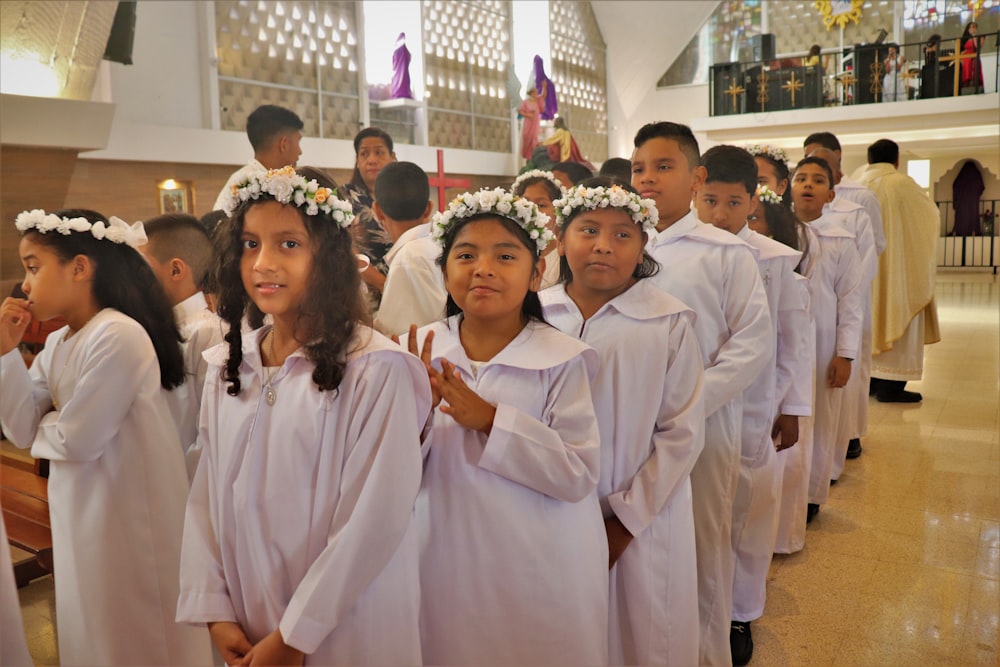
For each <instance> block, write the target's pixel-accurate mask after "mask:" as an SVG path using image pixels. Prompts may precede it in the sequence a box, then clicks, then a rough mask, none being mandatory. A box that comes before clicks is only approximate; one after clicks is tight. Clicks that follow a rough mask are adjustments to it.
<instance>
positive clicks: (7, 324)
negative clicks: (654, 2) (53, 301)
mask: <svg viewBox="0 0 1000 667" xmlns="http://www.w3.org/2000/svg"><path fill="white" fill-rule="evenodd" d="M29 324H31V310H30V309H29V306H28V300H27V299H15V298H14V297H7V298H6V299H4V300H3V304H0V355H4V354H7V353H8V352H10V351H11V350H13V349H14V348H15V347H17V346H18V344H19V343H20V342H21V339H22V338H23V337H24V332H25V331H26V330H27V329H28V325H29Z"/></svg>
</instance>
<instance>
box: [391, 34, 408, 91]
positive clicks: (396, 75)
mask: <svg viewBox="0 0 1000 667" xmlns="http://www.w3.org/2000/svg"><path fill="white" fill-rule="evenodd" d="M389 97H390V99H394V100H397V99H400V98H409V99H413V91H412V90H411V89H410V50H409V49H407V48H406V33H405V32H401V33H399V37H397V38H396V50H395V51H393V52H392V86H391V87H390V88H389Z"/></svg>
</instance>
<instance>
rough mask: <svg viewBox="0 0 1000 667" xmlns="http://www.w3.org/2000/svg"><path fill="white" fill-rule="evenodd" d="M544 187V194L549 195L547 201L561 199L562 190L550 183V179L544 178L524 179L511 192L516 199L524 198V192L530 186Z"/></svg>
mask: <svg viewBox="0 0 1000 667" xmlns="http://www.w3.org/2000/svg"><path fill="white" fill-rule="evenodd" d="M539 184H541V185H544V186H545V190H546V192H548V193H549V199H551V200H552V201H555V200H557V199H559V198H560V197H562V195H563V193H562V190H560V189H559V186H558V185H556V184H555V183H553V182H552V180H551V179H548V178H545V177H544V176H532V177H531V178H526V179H524V180H523V181H521V182H520V183H518V184H517V187H516V188H514V189H512V190H511V192H512V193H513V194H515V195H517V196H518V197H523V196H524V191H525V190H527V189H528V188H530V187H531V186H532V185H539Z"/></svg>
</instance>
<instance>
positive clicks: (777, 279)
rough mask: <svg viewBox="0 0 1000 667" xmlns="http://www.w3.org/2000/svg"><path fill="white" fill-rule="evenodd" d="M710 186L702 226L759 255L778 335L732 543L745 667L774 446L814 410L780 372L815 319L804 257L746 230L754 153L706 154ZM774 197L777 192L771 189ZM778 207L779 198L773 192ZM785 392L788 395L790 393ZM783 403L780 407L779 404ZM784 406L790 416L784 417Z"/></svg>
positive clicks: (773, 493)
mask: <svg viewBox="0 0 1000 667" xmlns="http://www.w3.org/2000/svg"><path fill="white" fill-rule="evenodd" d="M701 165H702V167H704V168H705V170H706V173H705V181H704V183H702V185H701V187H700V189H699V190H698V192H697V194H696V195H695V209H696V211H697V212H698V217H699V219H700V220H701V221H702V222H704V223H707V224H711V225H714V226H715V227H717V228H719V229H721V230H723V231H726V232H729V233H730V234H734V235H736V236H737V237H739V238H741V239H743V240H744V241H746V242H747V243H748V244H750V245H752V246H753V247H754V248H756V249H757V251H758V255H757V262H758V265H759V267H760V274H761V279H762V281H763V283H764V290H765V292H766V294H767V303H768V309H769V313H770V315H771V321H772V322H774V323H775V329H776V332H775V333H776V336H775V339H774V342H773V343H772V355H773V358H774V359H775V361H774V363H772V364H771V365H769V366H768V367H767V368H765V369H764V370H763V371H761V373H760V374H759V375H758V376H757V378H756V379H755V380H754V381H753V382H752V383H751V384H750V386H749V387H747V389H746V390H744V392H743V420H742V423H741V429H740V447H741V452H740V470H739V482H738V485H737V490H736V500H735V502H734V504H733V526H732V541H733V551H734V555H735V568H734V574H733V620H732V627H731V629H730V642H729V643H730V649H731V651H732V658H733V664H734V665H745V664H747V663H748V662H750V659H751V657H752V655H753V637H752V634H751V622H753V621H755V620H757V619H758V618H760V617H761V616H762V615H763V613H764V601H765V584H766V582H767V574H768V568H769V567H770V564H771V554H772V553H773V547H774V527H775V520H774V517H775V514H776V512H777V508H778V502H777V501H778V489H777V481H778V476H777V466H778V461H777V458H776V454H775V446H776V445H775V442H773V441H772V435H774V436H776V437H777V440H778V443H779V445H778V446H780V447H782V448H788V447H791V446H793V445H795V443H796V442H797V441H798V430H799V429H798V418H799V417H800V416H803V414H802V413H805V414H808V413H809V411H810V406H809V405H808V403H807V404H806V405H804V406H803V405H801V404H799V405H794V406H791V407H790V406H789V405H788V402H786V401H785V400H784V399H785V396H784V395H781V396H780V397H779V395H778V386H777V367H778V366H779V365H780V366H781V367H782V368H783V369H788V368H794V367H795V364H796V358H797V357H801V356H803V355H804V348H805V343H806V342H807V341H806V339H805V338H804V337H802V335H801V334H802V332H803V331H804V330H807V329H808V327H809V312H808V309H807V306H806V303H805V301H804V300H802V299H801V291H800V290H799V289H797V287H796V285H795V277H794V276H795V273H794V271H795V267H796V265H798V263H799V259H800V257H801V253H799V252H798V251H796V250H793V249H792V248H789V247H787V246H785V245H782V244H781V243H778V242H777V241H774V240H772V239H769V238H766V237H764V236H761V235H760V234H757V233H756V232H754V231H753V230H751V229H750V228H749V227H748V225H747V218H748V216H749V215H750V212H751V211H752V210H753V209H754V208H755V207H756V204H757V202H758V199H757V194H756V193H757V164H756V162H755V161H754V158H753V156H752V155H750V153H748V152H747V151H745V150H743V149H742V148H737V147H736V146H725V145H721V146H713V147H712V148H710V149H709V150H708V151H706V152H705V154H704V155H702V158H701ZM767 192H769V193H770V190H767ZM771 194H772V196H773V198H774V200H775V201H776V202H780V199H779V198H778V195H777V194H774V193H771ZM786 388H787V385H784V386H783V387H782V389H783V390H784V389H786ZM779 399H780V400H779ZM779 402H780V403H781V405H782V407H783V408H785V409H786V410H787V411H785V412H780V413H779V412H778V406H779Z"/></svg>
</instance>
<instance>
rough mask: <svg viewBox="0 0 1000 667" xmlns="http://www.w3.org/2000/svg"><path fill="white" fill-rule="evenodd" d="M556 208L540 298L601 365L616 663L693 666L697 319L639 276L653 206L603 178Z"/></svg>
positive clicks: (598, 382) (700, 434)
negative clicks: (557, 277)
mask: <svg viewBox="0 0 1000 667" xmlns="http://www.w3.org/2000/svg"><path fill="white" fill-rule="evenodd" d="M555 207H556V216H557V218H558V220H559V228H560V236H559V254H560V262H561V265H562V278H563V280H564V282H563V283H562V284H560V285H557V286H556V287H552V288H551V289H548V290H545V291H544V292H542V294H541V295H540V296H541V299H542V304H543V306H544V312H545V316H546V318H547V319H548V320H549V322H551V323H552V324H553V326H555V327H556V328H558V329H560V330H562V331H564V332H566V333H567V334H570V335H573V336H577V337H579V338H580V339H581V340H582V341H584V342H585V343H587V344H589V345H592V346H593V347H594V349H595V350H597V353H598V355H599V356H600V370H599V371H598V373H597V375H596V376H595V377H594V379H593V381H592V383H591V391H592V392H593V395H594V405H595V408H596V411H597V420H598V424H599V427H600V433H601V446H602V451H601V478H600V482H599V483H598V495H599V497H600V502H601V509H602V512H603V515H604V525H605V533H606V536H607V542H608V548H609V552H610V553H609V559H608V562H609V567H610V570H611V571H610V589H609V591H610V600H609V614H608V616H609V625H608V632H609V647H608V648H609V653H610V664H612V665H626V664H627V665H673V664H675V665H693V664H696V663H697V662H698V588H697V575H696V555H695V546H694V514H693V505H692V497H691V480H690V474H691V469H692V467H694V463H695V461H696V460H697V458H698V455H699V454H700V453H701V450H702V448H703V446H704V438H705V408H704V403H703V401H702V395H701V378H702V372H703V370H702V361H701V350H700V348H699V345H698V342H697V338H696V336H695V332H694V328H693V322H694V312H693V311H691V310H690V309H689V308H688V307H687V306H685V305H684V304H683V303H681V302H680V301H678V300H677V299H675V298H674V297H672V296H670V295H668V294H667V293H666V292H663V291H662V290H660V289H658V288H657V287H655V286H654V285H653V284H652V282H651V281H648V280H645V278H647V277H649V276H651V275H653V274H655V273H656V272H657V270H658V268H659V267H658V265H657V264H656V262H655V261H654V260H653V259H652V257H650V256H649V255H648V254H646V252H645V251H644V246H645V244H646V240H647V234H648V233H649V232H651V231H652V230H654V229H655V228H656V221H657V212H656V206H655V204H654V203H653V202H652V200H649V199H641V198H640V197H639V195H638V194H637V193H636V192H635V190H633V189H632V187H631V186H628V185H623V184H619V183H618V182H617V181H614V180H612V179H610V178H606V177H598V178H592V179H588V180H585V181H583V182H582V183H580V184H579V185H577V186H576V187H575V188H571V189H570V190H568V191H567V192H566V196H565V197H564V198H563V199H560V200H559V201H557V202H556V204H555ZM623 379H624V380H626V381H627V384H628V385H629V387H624V386H623V385H622V382H623ZM634 387H642V391H638V392H636V391H631V390H629V388H634Z"/></svg>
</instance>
